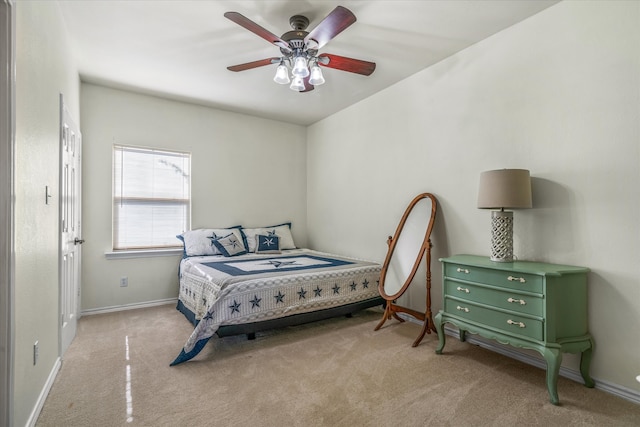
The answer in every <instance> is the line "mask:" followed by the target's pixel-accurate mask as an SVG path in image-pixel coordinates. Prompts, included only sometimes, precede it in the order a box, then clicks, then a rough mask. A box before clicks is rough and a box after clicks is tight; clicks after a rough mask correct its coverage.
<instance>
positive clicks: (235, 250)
mask: <svg viewBox="0 0 640 427" xmlns="http://www.w3.org/2000/svg"><path fill="white" fill-rule="evenodd" d="M213 244H214V246H215V247H216V248H218V250H219V251H220V252H221V253H222V255H224V256H226V257H230V256H236V255H244V254H246V253H247V250H246V248H245V247H244V244H243V243H242V239H239V238H238V236H236V235H235V234H234V233H230V234H228V235H226V236H224V237H220V238H218V239H214V240H213Z"/></svg>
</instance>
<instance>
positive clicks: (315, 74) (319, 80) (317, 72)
mask: <svg viewBox="0 0 640 427" xmlns="http://www.w3.org/2000/svg"><path fill="white" fill-rule="evenodd" d="M309 83H310V84H312V85H314V86H319V85H321V84H323V83H324V76H323V75H322V70H321V69H320V67H319V66H318V64H317V63H315V64H313V66H312V67H311V77H310V78H309Z"/></svg>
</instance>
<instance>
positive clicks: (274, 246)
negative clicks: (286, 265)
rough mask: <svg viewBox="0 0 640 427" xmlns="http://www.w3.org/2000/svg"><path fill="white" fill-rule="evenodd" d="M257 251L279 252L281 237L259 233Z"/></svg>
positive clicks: (261, 252) (264, 252) (265, 252)
mask: <svg viewBox="0 0 640 427" xmlns="http://www.w3.org/2000/svg"><path fill="white" fill-rule="evenodd" d="M256 253H257V254H279V253H280V238H279V237H278V236H276V235H275V234H273V235H268V236H266V235H264V234H258V235H257V236H256Z"/></svg>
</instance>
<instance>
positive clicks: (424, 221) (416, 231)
mask: <svg viewBox="0 0 640 427" xmlns="http://www.w3.org/2000/svg"><path fill="white" fill-rule="evenodd" d="M436 208H437V200H436V198H435V196H434V195H433V194H430V193H422V194H419V195H418V196H416V197H415V198H414V199H413V200H412V201H411V203H409V206H408V207H407V210H406V211H405V212H404V215H403V216H402V218H401V219H400V223H399V224H398V228H397V229H396V232H395V234H394V235H393V237H391V236H389V238H388V239H387V245H388V246H389V248H388V251H387V256H386V257H385V260H384V263H383V264H382V271H381V272H380V282H379V285H378V290H379V292H380V295H381V296H382V298H384V299H385V301H386V305H385V310H384V314H383V316H382V320H381V321H380V323H378V325H377V326H376V327H375V330H376V331H377V330H378V329H380V328H381V327H382V325H383V324H384V323H385V322H386V321H387V320H390V319H391V318H392V317H393V318H394V319H396V320H398V321H400V322H404V319H403V318H401V317H400V316H398V313H406V314H409V315H411V316H413V317H415V318H416V319H418V320H420V321H422V322H423V326H422V330H421V331H420V335H418V337H417V338H416V340H415V341H414V342H413V347H416V346H418V344H420V342H421V341H422V338H424V336H425V334H426V333H431V331H434V332H436V329H435V326H434V324H433V317H432V314H431V246H432V245H431V230H432V229H433V223H434V221H435V218H436ZM423 258H426V275H427V278H426V279H427V281H426V286H427V294H426V299H427V301H426V303H427V304H426V309H425V312H424V313H422V312H419V311H416V310H413V309H411V308H408V307H403V306H400V305H398V304H397V303H396V300H397V299H398V298H400V297H401V296H402V295H403V294H404V293H405V292H406V291H407V289H408V288H409V285H410V284H411V282H412V281H413V279H414V277H415V275H416V272H417V271H418V268H419V267H420V263H421V262H422V259H423Z"/></svg>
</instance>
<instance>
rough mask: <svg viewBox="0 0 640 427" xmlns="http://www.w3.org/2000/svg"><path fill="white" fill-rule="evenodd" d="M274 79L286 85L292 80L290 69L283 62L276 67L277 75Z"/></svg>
mask: <svg viewBox="0 0 640 427" xmlns="http://www.w3.org/2000/svg"><path fill="white" fill-rule="evenodd" d="M273 81H274V82H276V83H278V84H281V85H286V84H288V83H289V82H290V81H291V80H289V69H288V68H287V66H286V65H284V64H283V63H282V62H281V63H280V65H278V68H277V69H276V75H275V77H274V78H273Z"/></svg>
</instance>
